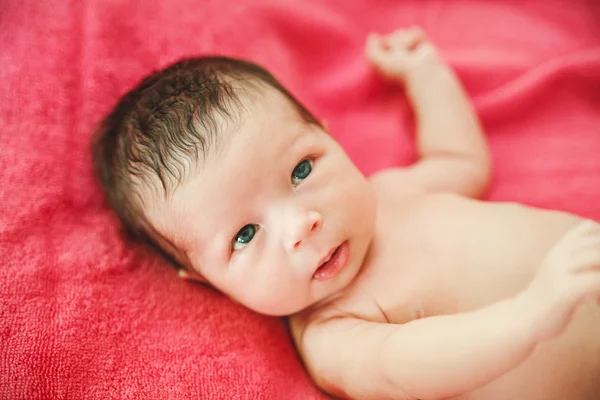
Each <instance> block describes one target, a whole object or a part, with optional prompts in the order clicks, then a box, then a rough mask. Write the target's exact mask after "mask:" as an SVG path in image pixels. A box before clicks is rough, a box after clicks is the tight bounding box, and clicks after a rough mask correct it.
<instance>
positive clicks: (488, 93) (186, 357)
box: [0, 0, 600, 399]
mask: <svg viewBox="0 0 600 400" xmlns="http://www.w3.org/2000/svg"><path fill="white" fill-rule="evenodd" d="M599 21H600V3H599V2H598V1H595V0H578V1H575V0H571V1H568V0H540V1H536V2H533V1H516V0H515V1H511V0H504V1H475V0H472V1H466V0H465V1H450V0H440V1H433V0H431V1H426V0H421V1H417V0H415V1H408V0H404V1H400V0H390V1H377V2H375V1H346V0H338V1H333V0H330V1H325V0H320V1H319V0H302V1H275V0H273V1H265V0H262V1H240V0H210V1H209V0H204V1H197V0H196V1H193V0H173V1H169V2H166V1H158V0H152V1H148V0H139V1H125V0H113V1H110V2H109V1H92V0H81V1H79V0H77V1H75V0H73V1H55V2H50V1H41V0H40V1H36V0H30V1H17V0H13V1H10V0H4V1H3V2H2V5H1V6H0V124H1V128H0V129H1V131H0V135H1V136H0V205H1V208H0V211H1V213H0V265H1V268H0V399H49V398H54V399H107V398H114V399H138V398H148V399H192V398H193V399H197V398H202V399H218V398H222V399H225V398H226V399H241V398H248V399H320V398H323V395H322V394H320V392H318V391H317V390H316V389H315V388H314V387H313V386H312V384H311V383H310V381H309V379H308V377H307V375H306V373H305V372H304V371H303V369H302V366H301V364H300V362H299V361H298V359H297V357H296V355H295V352H294V349H293V346H292V345H291V343H290V340H289V338H288V335H287V331H286V327H285V324H284V323H283V321H280V320H277V319H271V318H265V317H261V316H258V315H255V314H254V313H252V312H249V311H246V310H244V309H242V308H241V307H239V306H237V305H234V304H232V303H231V302H229V301H228V300H226V299H225V298H224V297H223V296H220V295H218V294H216V293H214V292H213V291H210V290H208V289H205V288H202V287H200V286H197V285H192V284H188V283H186V282H183V281H180V280H179V279H178V278H177V277H176V276H175V274H174V273H173V271H172V270H171V269H169V268H168V267H166V266H165V265H163V264H161V263H160V262H158V261H157V260H156V259H154V258H152V257H149V256H147V255H145V253H142V252H140V249H139V248H138V247H137V246H135V245H133V244H131V243H126V242H124V240H123V239H122V238H121V236H120V235H119V229H118V224H117V222H116V220H115V218H114V217H113V215H112V213H111V212H110V211H108V210H107V209H106V208H104V207H103V206H102V204H103V203H102V196H101V194H100V191H99V189H98V187H97V186H96V185H95V183H94V182H95V181H94V179H93V177H92V172H91V162H90V155H89V151H88V145H89V139H90V135H91V133H92V130H93V128H94V125H95V124H96V123H97V122H98V120H99V119H100V117H101V116H102V115H103V114H104V113H106V112H107V111H108V110H109V109H110V107H111V106H112V105H113V104H114V102H115V101H116V100H117V98H118V97H119V96H120V95H122V94H123V93H124V92H125V90H127V89H128V88H129V87H131V86H132V85H133V84H134V83H135V82H136V81H137V80H138V79H140V78H141V77H142V76H143V75H144V74H146V73H148V72H149V71H150V70H152V69H153V68H157V67H160V66H163V65H165V64H166V63H169V62H171V61H174V60H176V59H177V58H179V57H182V56H189V55H195V54H205V53H225V54H229V55H234V56H241V57H246V58H250V59H252V60H255V61H257V62H260V63H263V64H265V65H266V66H267V67H269V68H270V69H271V70H272V71H273V72H274V74H275V75H276V76H278V77H279V78H280V79H281V80H282V81H283V83H284V84H286V85H287V86H288V87H289V88H290V89H291V90H292V92H294V93H296V94H297V95H298V96H299V97H300V98H301V99H302V100H303V101H304V102H305V103H306V104H307V105H308V106H309V107H310V108H311V109H313V110H314V111H315V113H316V114H317V115H318V116H319V117H320V118H323V119H325V120H327V121H328V123H329V126H330V128H331V130H332V131H333V133H334V134H335V136H337V137H338V138H339V140H340V141H341V143H342V144H343V145H344V146H345V147H346V148H347V150H348V152H349V153H350V155H351V156H352V157H353V159H354V160H355V161H356V163H357V164H358V165H359V167H360V168H361V169H362V170H363V171H364V172H365V173H367V174H369V173H372V172H373V171H376V170H378V169H380V168H383V167H387V166H392V165H399V164H405V163H407V162H409V161H410V160H411V158H412V157H413V154H414V153H413V147H412V139H411V135H412V127H411V121H410V113H409V110H408V108H407V107H406V103H405V101H404V100H403V99H402V97H401V94H400V92H399V91H398V90H396V89H392V88H391V87H389V86H386V85H384V84H383V83H381V81H380V80H379V79H378V78H377V77H376V76H375V74H373V73H372V71H371V70H370V69H369V68H368V66H367V64H366V63H365V60H364V58H363V43H364V39H365V35H366V34H367V32H369V31H371V30H373V31H379V32H388V31H391V30H393V29H395V28H398V27H403V26H408V25H412V24H419V25H422V26H423V27H424V28H425V29H426V31H427V32H428V34H429V36H430V37H431V38H432V39H433V40H434V41H435V42H436V43H437V44H438V45H439V47H440V48H441V50H442V52H443V54H444V55H445V57H446V58H447V59H448V60H449V62H450V63H451V64H452V65H453V66H454V67H455V68H456V69H457V71H458V73H459V75H460V77H461V78H462V80H463V81H464V83H465V85H466V87H467V89H468V91H469V93H470V94H471V95H472V96H473V98H474V101H475V104H476V106H477V109H478V111H479V112H480V113H481V117H482V119H483V122H484V124H485V127H486V130H487V132H488V136H489V142H490V144H491V148H492V151H493V155H494V161H495V182H494V186H493V188H492V189H491V191H490V193H489V197H490V198H491V199H494V200H517V201H521V202H525V203H528V204H533V205H537V206H541V207H551V208H558V209H563V210H567V211H570V212H574V213H578V214H581V215H584V216H587V217H591V218H595V219H597V220H600V23H599ZM431 384H432V385H435V382H432V383H431Z"/></svg>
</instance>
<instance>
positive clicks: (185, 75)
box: [92, 57, 318, 268]
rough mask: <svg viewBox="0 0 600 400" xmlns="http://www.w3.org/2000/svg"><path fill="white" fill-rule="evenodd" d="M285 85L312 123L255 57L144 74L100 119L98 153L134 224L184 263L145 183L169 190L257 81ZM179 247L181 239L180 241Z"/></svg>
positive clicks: (232, 118) (119, 207) (112, 195)
mask: <svg viewBox="0 0 600 400" xmlns="http://www.w3.org/2000/svg"><path fill="white" fill-rule="evenodd" d="M261 85H262V87H263V88H264V87H265V86H266V87H271V88H274V89H276V90H277V91H279V92H280V93H282V94H283V95H284V96H285V97H286V98H287V99H288V100H289V101H290V102H291V104H292V106H294V107H295V108H296V110H297V111H298V113H299V115H300V117H301V118H302V119H303V120H304V121H305V122H307V123H309V124H316V125H318V121H317V120H316V119H315V118H314V117H313V115H312V114H311V113H310V112H309V111H308V110H307V109H306V108H305V107H304V106H303V105H302V104H301V103H300V102H299V101H298V100H296V99H295V98H294V97H293V96H292V95H291V94H290V93H289V92H288V91H287V90H286V89H285V88H284V87H283V86H282V85H281V84H280V83H279V82H278V81H277V80H276V79H275V78H274V77H273V76H272V75H271V74H270V73H269V72H268V71H266V70H265V69H264V68H262V67H261V66H259V65H257V64H254V63H251V62H249V61H244V60H239V59H233V58H228V57H198V58H188V59H183V60H180V61H177V62H175V63H173V64H171V65H169V66H167V67H166V68H164V69H162V70H158V71H155V72H153V73H151V74H150V75H149V76H147V77H146V78H144V79H143V80H142V81H141V82H140V83H139V84H138V85H137V86H135V87H134V88H133V89H131V90H130V91H129V92H128V93H126V94H125V95H124V96H123V97H122V98H121V99H120V100H119V101H118V103H117V104H116V106H115V107H114V108H113V110H112V111H111V112H110V113H109V114H108V115H107V116H106V117H105V118H104V120H103V121H102V122H101V123H100V127H99V129H98V130H97V132H96V134H95V137H94V140H93V143H92V154H93V160H94V166H95V170H96V174H97V176H98V178H99V181H100V184H101V186H102V188H103V189H104V191H105V194H106V198H107V200H108V203H109V204H110V207H111V208H112V209H113V210H114V211H115V213H116V214H117V216H118V217H119V219H120V221H121V222H122V224H123V226H124V227H125V229H126V232H127V233H128V234H129V235H130V236H132V237H133V238H134V239H136V240H139V241H141V242H142V243H145V244H146V245H149V247H150V248H151V249H153V250H154V251H156V252H157V253H158V254H160V255H162V256H163V257H165V258H166V259H167V260H169V261H170V262H171V263H173V264H174V265H175V266H176V267H178V268H180V267H182V266H181V265H177V264H179V263H178V262H176V261H175V256H174V255H173V254H172V251H169V250H167V249H165V248H164V246H161V245H160V243H159V241H163V242H165V241H166V242H167V243H169V245H171V246H173V243H172V242H170V241H169V240H168V239H167V238H164V237H162V236H161V235H159V234H158V232H156V230H154V229H153V227H152V226H151V225H150V224H149V223H148V221H147V219H146V218H145V216H144V213H143V198H142V190H141V189H142V187H145V188H146V189H148V188H150V189H152V190H155V191H159V192H161V193H162V195H163V196H164V197H165V198H168V197H169V196H170V194H172V191H173V190H174V189H175V188H176V187H177V185H178V184H180V183H181V182H182V181H183V179H184V178H185V176H186V174H188V173H189V169H190V166H197V165H198V162H199V161H201V160H202V159H204V158H205V157H206V156H207V155H208V153H209V151H211V150H214V147H215V146H216V143H218V140H219V139H220V137H219V135H220V134H223V129H224V125H228V124H231V123H235V122H237V120H238V119H239V117H240V115H241V114H242V110H243V109H244V106H243V101H244V100H248V99H249V98H250V97H251V92H250V91H249V89H250V88H252V87H253V88H255V89H257V91H258V89H259V88H260V87H261ZM173 247H174V246H173Z"/></svg>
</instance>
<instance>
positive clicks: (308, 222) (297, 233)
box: [289, 211, 323, 251]
mask: <svg viewBox="0 0 600 400" xmlns="http://www.w3.org/2000/svg"><path fill="white" fill-rule="evenodd" d="M322 224H323V217H322V216H321V214H320V213H318V212H316V211H307V212H304V213H302V215H298V217H297V221H296V226H294V227H292V229H293V232H292V236H291V240H290V242H289V246H290V250H294V251H295V250H298V249H299V248H300V247H301V246H302V243H304V241H305V240H306V239H307V238H308V237H310V236H311V235H312V234H313V233H314V232H316V231H318V230H319V228H320V227H321V225H322Z"/></svg>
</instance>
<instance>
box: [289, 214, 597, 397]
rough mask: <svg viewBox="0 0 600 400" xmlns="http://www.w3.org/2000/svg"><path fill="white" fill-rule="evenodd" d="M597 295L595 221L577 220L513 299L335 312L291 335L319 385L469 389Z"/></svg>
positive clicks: (359, 389) (404, 391)
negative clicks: (394, 318)
mask: <svg viewBox="0 0 600 400" xmlns="http://www.w3.org/2000/svg"><path fill="white" fill-rule="evenodd" d="M598 295H600V225H598V224H596V223H593V222H586V223H583V224H581V225H579V226H577V227H576V228H574V229H573V230H572V231H570V232H569V233H568V234H567V235H565V237H564V238H563V239H562V240H561V241H560V242H559V243H557V244H556V245H555V246H554V248H553V249H552V251H550V252H549V254H548V256H547V257H546V260H545V262H544V264H543V265H542V267H541V268H540V270H539V272H538V274H537V275H536V277H535V279H534V280H533V281H532V283H531V284H530V285H529V286H528V287H527V288H526V289H525V290H523V291H522V292H521V293H519V294H518V295H517V296H515V297H513V298H509V299H506V300H503V301H501V302H498V303H495V304H493V305H490V306H488V307H485V308H481V309H478V310H475V311H471V312H465V313H461V314H455V315H445V316H434V317H429V318H424V319H418V320H414V321H412V322H409V323H406V324H403V325H398V324H384V323H376V322H369V321H364V320H359V319H356V318H351V317H339V318H334V319H329V320H325V321H321V322H319V321H316V322H313V323H310V324H308V326H307V327H306V328H305V330H304V332H303V334H302V335H301V336H300V337H299V338H297V341H298V346H299V349H300V354H301V355H302V357H303V359H304V361H305V364H306V366H307V368H308V370H309V372H310V374H311V376H312V377H313V379H314V380H315V381H316V383H317V384H318V385H320V386H321V387H323V388H324V389H325V390H327V391H330V392H332V393H333V394H336V395H341V396H345V397H350V398H360V399H379V398H394V399H415V398H417V399H424V400H426V399H439V398H447V397H451V396H456V395H460V394H463V393H467V392H470V391H472V390H475V389H477V388H479V387H481V386H484V385H485V384H487V383H489V382H491V381H493V380H495V379H496V378H498V377H500V376H501V375H503V374H504V373H506V372H508V371H509V370H511V369H513V368H515V367H516V366H518V365H519V364H520V363H521V362H522V361H523V360H525V359H526V358H527V356H528V355H529V354H530V353H531V352H532V350H533V349H534V348H535V346H536V345H537V344H538V343H539V342H540V341H543V340H547V339H550V338H553V337H556V336H557V335H559V334H560V333H561V332H562V331H563V330H564V329H565V328H566V326H567V324H568V322H569V320H570V316H571V315H572V313H573V311H574V310H575V308H576V307H577V306H578V305H579V304H580V303H581V302H582V301H583V300H584V299H585V298H586V297H590V296H591V297H593V296H598Z"/></svg>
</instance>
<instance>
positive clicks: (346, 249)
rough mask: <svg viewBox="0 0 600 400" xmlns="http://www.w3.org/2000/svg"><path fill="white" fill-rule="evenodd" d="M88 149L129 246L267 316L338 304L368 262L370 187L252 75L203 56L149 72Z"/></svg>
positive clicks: (264, 75) (290, 101)
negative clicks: (137, 244) (141, 247)
mask: <svg viewBox="0 0 600 400" xmlns="http://www.w3.org/2000/svg"><path fill="white" fill-rule="evenodd" d="M93 152H94V160H95V164H96V168H97V172H98V175H99V177H100V181H101V183H102V185H103V187H104V189H105V191H106V193H107V197H108V199H109V202H110V204H111V206H112V208H113V209H114V210H115V212H116V213H117V214H118V216H119V218H120V219H121V221H122V222H123V223H124V225H125V226H126V227H127V229H128V230H129V231H130V232H131V233H132V234H133V235H134V237H136V238H138V239H140V240H142V241H144V242H146V243H149V244H150V245H151V246H152V247H153V248H154V249H155V250H157V251H158V252H159V253H160V254H162V255H163V256H165V257H167V258H168V259H169V260H170V261H171V262H172V263H174V264H175V265H176V267H177V268H178V269H179V271H180V276H182V277H188V278H191V279H197V280H200V281H207V282H209V283H210V284H211V285H212V286H213V287H215V288H217V289H218V290H220V291H222V292H223V293H225V294H226V295H228V296H229V297H231V298H232V299H233V300H235V301H237V302H239V303H241V304H243V305H245V306H247V307H248V308H251V309H253V310H255V311H258V312H260V313H264V314H269V315H290V314H293V313H296V312H298V311H300V310H303V309H305V308H307V307H309V306H311V305H314V304H316V303H320V302H323V301H327V300H328V299H331V298H333V297H334V296H335V295H336V294H338V293H340V291H342V290H343V289H344V288H345V287H346V286H347V285H348V284H349V283H350V282H351V281H352V280H353V278H354V277H355V276H356V274H357V273H358V271H359V269H360V267H361V265H362V262H363V260H364V258H365V256H366V253H367V250H368V247H369V243H370V241H371V237H372V234H373V230H374V224H375V209H376V207H375V199H374V194H373V191H372V189H371V187H370V185H369V184H368V183H367V181H366V179H365V178H364V176H363V175H362V174H361V173H360V172H359V171H358V170H357V168H356V167H355V166H354V165H353V163H352V162H351V161H350V159H349V158H348V156H347V155H346V153H345V152H344V151H343V150H342V148H341V147H340V146H339V145H338V144H337V143H336V141H335V140H334V139H333V138H332V137H331V136H330V135H329V134H328V133H327V132H326V131H325V130H324V128H323V127H322V126H321V124H320V123H319V122H318V121H317V120H316V119H315V118H314V117H313V116H312V115H311V114H310V113H309V112H308V111H307V110H306V108H305V107H303V106H302V105H301V104H300V102H298V101H297V100H296V99H295V98H294V97H293V96H292V95H291V94H290V93H288V92H287V91H286V90H285V89H284V88H283V87H282V86H281V85H280V84H279V83H278V82H277V81H276V80H275V78H273V76H271V75H270V74H269V73H268V72H267V71H265V70H264V69H263V68H261V67H259V66H257V65H255V64H252V63H249V62H245V61H241V60H235V59H230V58H224V57H205V58H196V59H188V60H183V61H180V62H177V63H175V64H173V65H171V66H169V67H167V68H166V69H164V70H161V71H157V72H155V73H153V74H152V75H150V76H149V77H147V78H146V79H144V80H143V81H142V82H141V83H140V84H139V85H138V86H137V87H135V88H134V89H132V90H131V91H130V92H129V93H127V94H126V95H125V96H124V97H123V98H122V99H121V100H120V101H119V103H118V104H117V105H116V107H115V108H114V110H113V111H112V112H111V113H110V114H109V115H108V116H107V117H106V118H105V120H104V121H103V123H102V125H101V128H100V130H99V132H98V135H97V137H96V140H95V142H94V148H93ZM334 251H335V254H333V256H332V258H331V260H330V261H329V262H327V263H325V264H323V263H324V261H326V260H327V259H328V257H330V256H331V255H332V252H334Z"/></svg>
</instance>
